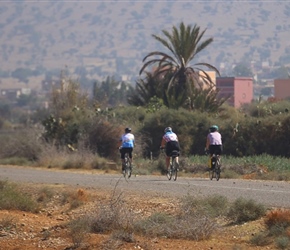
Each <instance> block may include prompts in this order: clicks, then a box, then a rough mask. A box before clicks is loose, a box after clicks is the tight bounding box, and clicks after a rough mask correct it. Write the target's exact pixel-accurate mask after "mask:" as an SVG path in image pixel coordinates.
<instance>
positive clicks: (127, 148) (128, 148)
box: [119, 128, 135, 171]
mask: <svg viewBox="0 0 290 250" xmlns="http://www.w3.org/2000/svg"><path fill="white" fill-rule="evenodd" d="M131 132H132V129H131V128H125V133H124V134H123V135H122V136H121V138H120V147H119V149H120V153H121V159H122V171H123V170H125V154H126V153H128V154H129V159H130V162H131V164H132V162H133V156H132V152H133V148H134V146H135V136H134V135H133V134H132V133H131Z"/></svg>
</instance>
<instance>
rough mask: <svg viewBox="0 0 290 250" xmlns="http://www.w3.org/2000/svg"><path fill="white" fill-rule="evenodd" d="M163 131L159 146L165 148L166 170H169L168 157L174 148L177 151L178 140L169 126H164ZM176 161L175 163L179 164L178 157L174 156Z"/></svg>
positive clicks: (178, 147) (178, 149)
mask: <svg viewBox="0 0 290 250" xmlns="http://www.w3.org/2000/svg"><path fill="white" fill-rule="evenodd" d="M164 132H165V134H164V135H163V137H162V141H161V148H165V153H166V161H165V162H166V167H167V170H169V164H170V157H171V154H172V151H173V150H176V151H178V152H179V151H180V146H179V142H178V137H177V135H176V134H175V133H174V132H172V128H171V127H167V128H165V130H164ZM176 162H177V164H179V162H178V157H176Z"/></svg>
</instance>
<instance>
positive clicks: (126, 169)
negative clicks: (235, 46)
mask: <svg viewBox="0 0 290 250" xmlns="http://www.w3.org/2000/svg"><path fill="white" fill-rule="evenodd" d="M130 167H131V165H130V160H129V156H128V155H127V154H126V155H125V159H124V166H123V168H124V169H123V175H124V177H125V178H126V177H128V178H130V177H129V168H130ZM130 176H131V172H130Z"/></svg>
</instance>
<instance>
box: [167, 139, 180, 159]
mask: <svg viewBox="0 0 290 250" xmlns="http://www.w3.org/2000/svg"><path fill="white" fill-rule="evenodd" d="M174 150H176V151H178V152H179V151H180V147H179V143H178V141H169V142H167V143H166V147H165V153H166V155H167V156H171V154H172V151H174Z"/></svg>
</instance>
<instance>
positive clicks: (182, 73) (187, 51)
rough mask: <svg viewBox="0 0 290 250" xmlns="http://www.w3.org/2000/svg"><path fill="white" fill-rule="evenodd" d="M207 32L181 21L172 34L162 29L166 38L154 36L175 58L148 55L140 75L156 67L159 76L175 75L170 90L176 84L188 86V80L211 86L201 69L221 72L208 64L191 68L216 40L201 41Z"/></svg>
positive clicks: (154, 54)
mask: <svg viewBox="0 0 290 250" xmlns="http://www.w3.org/2000/svg"><path fill="white" fill-rule="evenodd" d="M205 31H206V30H203V31H201V32H200V27H198V26H197V25H194V27H192V26H191V25H188V26H185V25H184V23H183V22H181V23H180V25H179V29H178V28H177V27H175V26H173V28H172V33H169V32H168V31H166V30H162V32H163V34H164V36H165V38H162V37H160V36H157V35H154V34H153V35H152V36H153V37H154V38H155V39H156V40H157V41H159V42H160V43H162V45H164V46H165V47H166V48H167V49H169V51H170V52H171V54H172V55H169V54H166V53H164V52H160V51H154V52H151V53H149V54H148V55H146V56H145V57H144V59H143V62H144V65H143V67H142V68H141V70H140V72H139V74H140V75H141V74H142V73H143V72H144V70H145V69H146V68H148V67H149V66H152V65H156V64H157V68H156V72H157V74H158V75H160V74H161V75H164V74H168V73H169V74H171V75H172V76H171V79H170V82H169V85H168V90H169V89H170V88H172V87H173V86H174V85H175V84H176V85H177V86H182V85H186V83H187V79H188V78H193V79H195V80H196V81H199V79H200V77H201V78H202V79H203V80H205V82H207V83H212V80H211V78H210V77H209V76H208V74H207V73H206V72H205V71H204V70H203V69H202V68H203V67H207V68H208V69H210V70H214V71H215V72H217V73H218V74H219V71H218V70H217V69H216V68H215V67H214V66H212V65H210V64H208V63H196V64H194V66H190V65H189V63H190V62H191V61H192V60H193V59H195V57H196V56H197V54H198V53H199V52H201V51H202V50H203V49H205V48H206V47H207V46H208V45H209V44H211V43H212V42H213V38H208V39H206V40H204V41H201V39H202V37H203V35H204V33H205ZM156 57H157V58H156ZM149 58H150V59H149ZM151 58H153V59H151ZM147 59H148V61H147ZM199 72H203V74H199Z"/></svg>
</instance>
